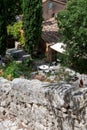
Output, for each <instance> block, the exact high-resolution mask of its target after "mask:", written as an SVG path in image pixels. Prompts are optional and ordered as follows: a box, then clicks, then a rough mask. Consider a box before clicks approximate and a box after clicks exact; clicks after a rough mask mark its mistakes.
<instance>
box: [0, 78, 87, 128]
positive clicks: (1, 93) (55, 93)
mask: <svg viewBox="0 0 87 130" xmlns="http://www.w3.org/2000/svg"><path fill="white" fill-rule="evenodd" d="M0 130H87V84H85V85H83V87H82V88H79V84H78V83H72V84H67V83H65V82H58V83H51V84H49V83H47V82H41V81H39V80H26V79H21V78H18V79H14V80H13V81H8V80H6V79H4V78H2V77H0Z"/></svg>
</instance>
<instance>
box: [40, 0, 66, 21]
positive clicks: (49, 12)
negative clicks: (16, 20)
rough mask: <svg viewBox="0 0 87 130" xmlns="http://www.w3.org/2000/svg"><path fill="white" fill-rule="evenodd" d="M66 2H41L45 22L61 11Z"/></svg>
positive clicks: (56, 0) (45, 0)
mask: <svg viewBox="0 0 87 130" xmlns="http://www.w3.org/2000/svg"><path fill="white" fill-rule="evenodd" d="M65 5H66V0H43V5H42V6H43V18H44V20H47V19H49V18H52V17H53V16H55V15H56V14H57V13H58V12H59V11H61V10H63V9H64V8H65Z"/></svg>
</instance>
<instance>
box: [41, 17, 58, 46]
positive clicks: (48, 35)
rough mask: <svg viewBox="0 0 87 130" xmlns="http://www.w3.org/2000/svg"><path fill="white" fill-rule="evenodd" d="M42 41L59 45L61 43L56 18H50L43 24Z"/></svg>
mask: <svg viewBox="0 0 87 130" xmlns="http://www.w3.org/2000/svg"><path fill="white" fill-rule="evenodd" d="M42 31H43V32H42V39H43V40H44V41H45V42H47V43H49V44H53V43H57V42H58V41H59V34H58V27H57V21H56V20H55V18H50V19H49V20H46V21H44V22H43V30H42Z"/></svg>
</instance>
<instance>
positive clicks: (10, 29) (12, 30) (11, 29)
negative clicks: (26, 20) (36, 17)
mask: <svg viewBox="0 0 87 130" xmlns="http://www.w3.org/2000/svg"><path fill="white" fill-rule="evenodd" d="M21 29H22V21H19V22H15V23H14V24H13V25H8V26H7V33H8V35H12V36H13V37H14V39H16V40H18V41H19V42H20V43H21V44H22V45H23V46H24V44H25V40H24V36H23V35H21V32H20V30H21Z"/></svg>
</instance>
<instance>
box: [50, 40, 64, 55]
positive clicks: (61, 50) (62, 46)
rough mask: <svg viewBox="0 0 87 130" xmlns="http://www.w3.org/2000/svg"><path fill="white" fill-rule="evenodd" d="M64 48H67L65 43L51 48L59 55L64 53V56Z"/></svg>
mask: <svg viewBox="0 0 87 130" xmlns="http://www.w3.org/2000/svg"><path fill="white" fill-rule="evenodd" d="M64 47H65V45H64V43H61V42H60V43H56V44H54V45H52V46H50V48H51V49H53V50H55V51H57V52H59V53H62V54H64V52H65V49H64Z"/></svg>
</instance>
